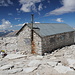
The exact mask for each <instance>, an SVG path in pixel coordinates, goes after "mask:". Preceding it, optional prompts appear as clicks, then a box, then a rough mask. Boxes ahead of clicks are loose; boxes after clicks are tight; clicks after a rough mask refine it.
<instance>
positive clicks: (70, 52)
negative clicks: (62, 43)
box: [0, 45, 75, 75]
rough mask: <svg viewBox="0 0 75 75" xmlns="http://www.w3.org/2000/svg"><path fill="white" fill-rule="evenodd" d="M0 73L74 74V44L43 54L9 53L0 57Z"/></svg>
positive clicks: (31, 74)
mask: <svg viewBox="0 0 75 75" xmlns="http://www.w3.org/2000/svg"><path fill="white" fill-rule="evenodd" d="M0 75H75V45H71V46H66V47H63V48H61V49H57V50H55V51H54V52H52V53H51V54H47V53H46V55H45V56H40V55H32V54H30V55H29V54H28V55H22V54H17V53H14V54H12V53H9V54H8V55H7V56H6V57H5V58H0Z"/></svg>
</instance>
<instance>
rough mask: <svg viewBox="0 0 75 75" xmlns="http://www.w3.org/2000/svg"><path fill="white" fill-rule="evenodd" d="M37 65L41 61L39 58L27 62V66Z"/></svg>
mask: <svg viewBox="0 0 75 75" xmlns="http://www.w3.org/2000/svg"><path fill="white" fill-rule="evenodd" d="M39 65H41V61H40V60H32V61H30V63H29V64H28V66H29V67H38V66H39Z"/></svg>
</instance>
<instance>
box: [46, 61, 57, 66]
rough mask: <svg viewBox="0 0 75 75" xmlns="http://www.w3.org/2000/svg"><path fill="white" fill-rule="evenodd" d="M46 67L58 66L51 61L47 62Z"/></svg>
mask: <svg viewBox="0 0 75 75" xmlns="http://www.w3.org/2000/svg"><path fill="white" fill-rule="evenodd" d="M47 64H48V65H50V66H52V67H54V66H56V65H57V64H58V62H53V61H50V62H47Z"/></svg>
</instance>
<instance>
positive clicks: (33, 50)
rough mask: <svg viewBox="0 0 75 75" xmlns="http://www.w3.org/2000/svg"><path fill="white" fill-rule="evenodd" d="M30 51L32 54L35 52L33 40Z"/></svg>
mask: <svg viewBox="0 0 75 75" xmlns="http://www.w3.org/2000/svg"><path fill="white" fill-rule="evenodd" d="M31 46H32V51H31V53H32V54H35V53H36V52H35V43H34V41H32V45H31Z"/></svg>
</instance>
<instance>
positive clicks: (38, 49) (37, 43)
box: [33, 32, 42, 55]
mask: <svg viewBox="0 0 75 75" xmlns="http://www.w3.org/2000/svg"><path fill="white" fill-rule="evenodd" d="M33 38H34V44H35V52H36V54H39V55H42V39H41V37H39V36H38V35H37V34H36V33H35V32H34V37H33Z"/></svg>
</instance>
